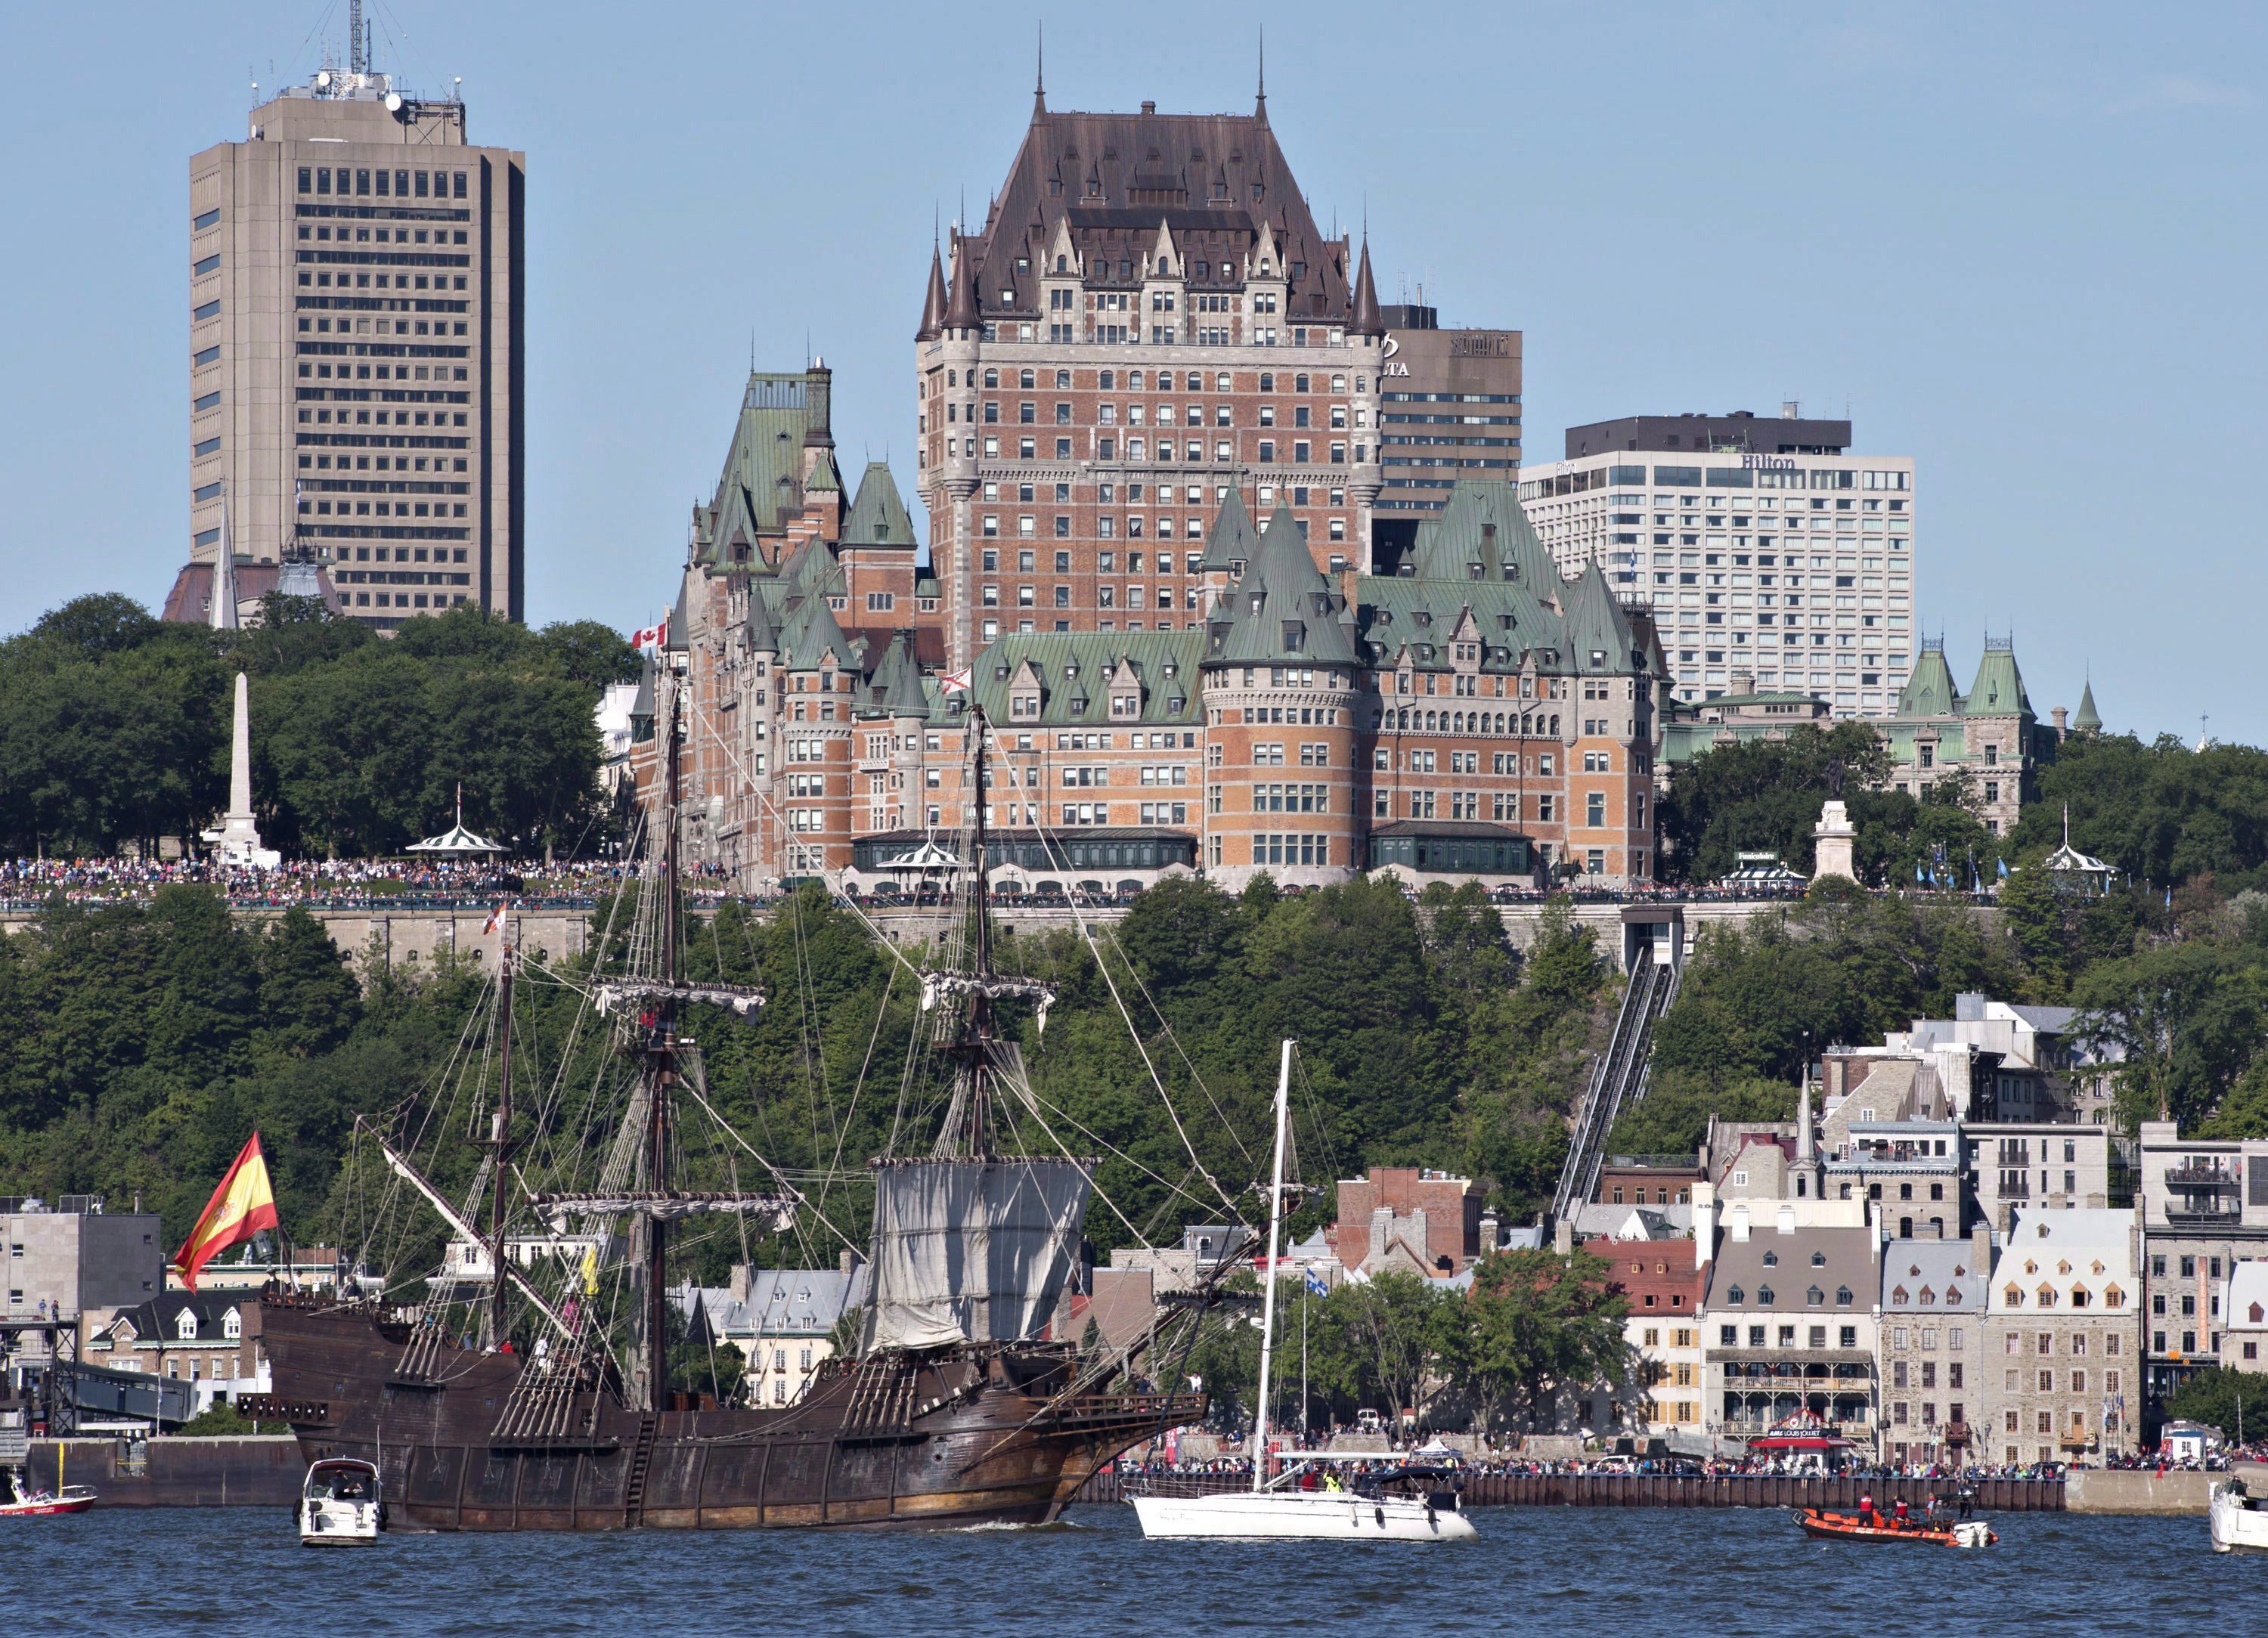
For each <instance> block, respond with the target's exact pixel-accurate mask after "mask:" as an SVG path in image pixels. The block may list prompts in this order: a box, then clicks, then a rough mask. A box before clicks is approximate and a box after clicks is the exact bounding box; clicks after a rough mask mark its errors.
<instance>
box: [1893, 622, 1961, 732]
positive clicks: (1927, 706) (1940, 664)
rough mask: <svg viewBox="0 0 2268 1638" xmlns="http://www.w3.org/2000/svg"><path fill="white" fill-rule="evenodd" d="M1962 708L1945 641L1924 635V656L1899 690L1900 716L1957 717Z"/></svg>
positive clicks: (1922, 655)
mask: <svg viewBox="0 0 2268 1638" xmlns="http://www.w3.org/2000/svg"><path fill="white" fill-rule="evenodd" d="M1960 710H1961V695H1960V694H1958V693H1956V692H1955V689H1954V687H1953V672H1952V671H1951V669H1950V668H1949V667H1948V666H1947V665H1946V663H1945V644H1944V643H1943V642H1942V641H1939V640H1933V639H1932V638H1928V637H1924V638H1923V639H1922V643H1921V657H1920V658H1919V659H1918V660H1916V661H1915V662H1914V668H1913V673H1912V675H1911V676H1909V677H1908V678H1907V679H1906V686H1905V687H1903V688H1901V689H1899V690H1898V715H1899V716H1957V715H1959V713H1960Z"/></svg>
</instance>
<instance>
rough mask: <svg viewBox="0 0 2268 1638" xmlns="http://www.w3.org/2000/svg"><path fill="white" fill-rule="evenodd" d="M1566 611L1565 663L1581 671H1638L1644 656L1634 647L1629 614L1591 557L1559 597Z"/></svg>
mask: <svg viewBox="0 0 2268 1638" xmlns="http://www.w3.org/2000/svg"><path fill="white" fill-rule="evenodd" d="M1560 604H1561V606H1562V607H1564V608H1565V610H1566V611H1567V613H1566V619H1565V627H1566V633H1567V655H1566V658H1567V664H1568V666H1569V668H1570V669H1571V670H1573V671H1579V672H1621V673H1625V674H1626V673H1628V672H1633V671H1642V670H1644V669H1645V667H1646V657H1645V655H1644V654H1642V653H1640V652H1638V649H1637V638H1636V636H1635V635H1633V634H1632V633H1631V623H1630V617H1629V616H1628V615H1626V614H1624V613H1623V609H1622V605H1621V604H1620V603H1618V602H1616V600H1615V594H1614V593H1613V591H1609V589H1608V586H1607V577H1606V575H1605V574H1604V573H1603V572H1602V570H1601V569H1600V568H1599V564H1598V560H1597V559H1596V558H1594V559H1592V560H1591V562H1588V563H1587V564H1586V565H1585V566H1584V569H1583V572H1582V575H1581V576H1580V577H1579V578H1578V579H1577V580H1576V581H1575V584H1574V585H1573V586H1572V588H1571V589H1570V590H1569V591H1567V593H1566V594H1565V596H1563V597H1562V598H1561V599H1560Z"/></svg>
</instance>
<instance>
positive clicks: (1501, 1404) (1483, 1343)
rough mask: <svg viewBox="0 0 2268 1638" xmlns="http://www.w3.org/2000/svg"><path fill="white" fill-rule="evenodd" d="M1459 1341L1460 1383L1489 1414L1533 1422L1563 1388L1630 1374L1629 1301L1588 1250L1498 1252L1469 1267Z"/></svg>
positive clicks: (1603, 1263)
mask: <svg viewBox="0 0 2268 1638" xmlns="http://www.w3.org/2000/svg"><path fill="white" fill-rule="evenodd" d="M1629 1311H1630V1303H1629V1299H1628V1298H1626V1297H1625V1296H1623V1294H1622V1291H1621V1289H1620V1288H1619V1287H1618V1286H1616V1284H1615V1282H1614V1271H1613V1268H1612V1267H1611V1266H1610V1265H1609V1263H1608V1262H1607V1261H1606V1260H1604V1259H1602V1258H1599V1257H1594V1256H1592V1255H1591V1254H1590V1253H1588V1252H1580V1251H1579V1252H1575V1253H1574V1254H1573V1255H1572V1256H1571V1257H1562V1256H1560V1255H1558V1254H1557V1252H1541V1251H1537V1252H1525V1251H1516V1252H1493V1253H1491V1254H1490V1255H1487V1256H1484V1257H1483V1258H1482V1259H1481V1260H1480V1261H1479V1262H1478V1263H1476V1265H1474V1268H1473V1283H1472V1289H1471V1290H1470V1291H1469V1293H1467V1295H1466V1296H1465V1298H1464V1300H1463V1302H1462V1314H1461V1315H1460V1316H1459V1318H1460V1319H1461V1320H1462V1326H1461V1329H1462V1333H1463V1334H1462V1339H1461V1341H1462V1346H1461V1347H1460V1348H1458V1350H1457V1352H1458V1354H1459V1356H1460V1357H1459V1363H1460V1364H1462V1367H1463V1370H1462V1377H1463V1382H1464V1385H1465V1386H1466V1387H1467V1388H1468V1389H1469V1392H1471V1394H1472V1396H1473V1398H1474V1399H1475V1400H1476V1403H1477V1404H1478V1405H1479V1407H1481V1411H1482V1414H1483V1415H1484V1417H1487V1418H1489V1419H1490V1420H1491V1421H1493V1420H1495V1419H1496V1418H1498V1417H1504V1418H1507V1419H1510V1420H1512V1421H1517V1422H1525V1421H1529V1420H1531V1419H1532V1418H1533V1416H1534V1414H1535V1411H1536V1410H1537V1409H1538V1408H1539V1407H1542V1406H1543V1405H1545V1404H1548V1403H1549V1402H1550V1399H1551V1398H1552V1397H1553V1395H1555V1394H1556V1393H1557V1392H1559V1391H1560V1390H1561V1389H1563V1388H1567V1387H1578V1388H1587V1387H1588V1386H1589V1385H1591V1384H1594V1383H1599V1382H1607V1383H1612V1384H1614V1385H1616V1386H1620V1385H1622V1384H1623V1383H1624V1381H1625V1380H1627V1378H1628V1376H1629V1367H1628V1363H1627V1356H1628V1353H1629V1350H1628V1348H1627V1347H1626V1346H1625V1345H1624V1341H1623V1320H1624V1317H1625V1316H1626V1315H1627V1314H1628V1313H1629Z"/></svg>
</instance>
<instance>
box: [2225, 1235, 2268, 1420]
mask: <svg viewBox="0 0 2268 1638" xmlns="http://www.w3.org/2000/svg"><path fill="white" fill-rule="evenodd" d="M2220 1320H2221V1324H2220V1363H2221V1369H2223V1370H2250V1371H2254V1372H2258V1371H2261V1370H2268V1348H2264V1347H2263V1346H2262V1344H2264V1343H2268V1260H2263V1259H2260V1258H2247V1259H2246V1260H2244V1261H2242V1262H2241V1263H2239V1264H2237V1265H2236V1267H2234V1268H2232V1269H2230V1270H2229V1271H2228V1284H2227V1285H2225V1286H2223V1287H2222V1288H2221V1294H2220ZM2261 1414H2263V1415H2268V1406H2264V1407H2262V1408H2261ZM2230 1431H2231V1433H2232V1435H2234V1432H2235V1429H2231V1430H2230Z"/></svg>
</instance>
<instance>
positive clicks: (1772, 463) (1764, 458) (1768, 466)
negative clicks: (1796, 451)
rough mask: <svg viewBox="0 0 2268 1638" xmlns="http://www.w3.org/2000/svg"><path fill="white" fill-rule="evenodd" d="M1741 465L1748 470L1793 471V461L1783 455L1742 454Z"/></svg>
mask: <svg viewBox="0 0 2268 1638" xmlns="http://www.w3.org/2000/svg"><path fill="white" fill-rule="evenodd" d="M1741 465H1742V466H1745V467H1747V468H1748V469H1749V471H1750V472H1793V471H1794V470H1795V463H1794V462H1793V461H1792V460H1790V459H1788V458H1787V457H1786V456H1785V455H1743V456H1742V457H1741Z"/></svg>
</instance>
